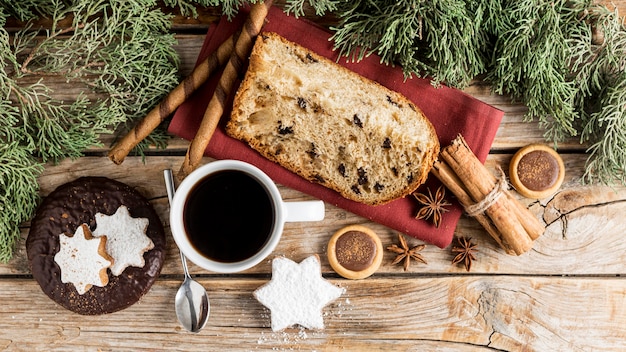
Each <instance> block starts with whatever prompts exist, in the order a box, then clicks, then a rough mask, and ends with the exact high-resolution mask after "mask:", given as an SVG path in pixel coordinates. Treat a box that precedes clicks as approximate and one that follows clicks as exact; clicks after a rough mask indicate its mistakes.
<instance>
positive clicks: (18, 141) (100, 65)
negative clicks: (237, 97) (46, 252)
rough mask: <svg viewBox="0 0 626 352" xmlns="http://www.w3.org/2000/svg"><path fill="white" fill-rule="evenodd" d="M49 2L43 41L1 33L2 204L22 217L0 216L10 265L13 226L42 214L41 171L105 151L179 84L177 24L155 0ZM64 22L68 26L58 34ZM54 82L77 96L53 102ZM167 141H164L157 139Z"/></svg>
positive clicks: (29, 31)
mask: <svg viewBox="0 0 626 352" xmlns="http://www.w3.org/2000/svg"><path fill="white" fill-rule="evenodd" d="M50 3H51V4H52V7H50V8H47V7H42V8H41V9H44V10H45V11H49V13H48V15H49V16H50V17H51V20H52V26H51V28H50V29H49V30H48V31H46V32H45V35H43V37H42V36H41V35H40V34H41V33H40V32H39V31H37V30H35V29H33V28H31V27H30V26H27V27H26V28H25V29H24V30H22V31H20V32H17V33H15V34H14V35H13V38H12V39H11V41H9V35H8V33H7V32H6V30H5V29H4V28H0V50H1V51H0V64H1V65H0V66H1V68H0V82H2V83H3V84H2V85H1V86H0V91H1V94H2V97H3V98H2V100H0V101H1V102H2V103H1V104H0V107H4V106H7V108H6V109H4V108H3V109H0V120H1V121H2V123H0V145H1V146H2V147H3V148H2V150H0V160H2V164H1V165H0V166H1V168H2V170H1V171H2V175H1V177H2V182H3V185H2V187H3V188H2V189H0V191H1V192H2V193H1V194H0V196H1V197H2V201H3V203H2V204H4V205H5V206H6V207H12V208H15V209H20V210H19V211H20V213H19V214H10V215H13V219H15V220H11V221H10V222H8V221H9V219H8V218H0V221H2V223H1V225H0V228H1V229H3V230H2V231H0V243H2V246H1V247H0V260H5V261H6V260H8V258H10V257H11V254H12V249H13V246H14V244H15V240H16V237H15V235H16V233H17V234H18V235H19V229H18V228H17V226H18V225H19V223H21V222H23V221H26V220H27V219H28V218H29V216H31V215H32V212H33V211H34V206H36V199H37V195H38V185H37V182H36V178H37V175H38V172H40V170H41V169H42V167H43V163H45V162H47V161H53V162H58V161H60V160H62V159H64V158H77V157H79V156H81V155H82V153H83V151H84V150H85V149H87V148H89V147H91V146H93V145H100V143H101V142H100V135H101V134H103V133H113V132H114V131H115V130H116V129H117V128H118V126H120V125H123V124H129V125H133V124H134V121H136V120H137V119H138V118H141V117H143V115H144V114H145V112H146V111H148V110H149V109H150V108H152V107H153V106H154V105H156V104H157V103H158V102H159V101H160V99H161V98H162V97H163V96H164V95H165V94H167V93H168V92H169V91H170V90H171V89H172V88H173V87H174V86H176V84H177V83H178V76H177V65H178V57H177V54H176V52H175V50H174V48H173V46H174V44H175V39H174V37H173V35H172V34H171V33H170V32H169V28H170V26H171V16H169V15H166V14H164V13H163V12H162V11H160V10H158V9H156V2H155V1H152V0H129V1H127V0H96V1H91V0H76V1H59V0H57V1H52V2H50ZM28 6H30V3H29V4H28ZM41 9H40V10H41ZM44 10H41V11H44ZM2 11H3V8H0V13H4V12H2ZM21 13H22V14H23V16H28V14H29V12H28V11H21ZM68 16H71V17H70V18H71V19H72V23H71V25H70V26H69V27H67V28H61V27H60V26H59V24H60V23H61V22H62V20H64V19H66V18H68ZM0 19H4V20H5V19H6V15H3V16H0ZM4 20H2V22H4ZM51 76H57V77H63V78H65V79H66V80H67V84H68V86H71V87H72V89H73V91H78V92H79V93H77V94H76V95H77V97H75V98H74V99H72V100H71V101H62V100H59V99H56V98H54V96H55V92H54V91H52V89H51V88H50V87H49V86H47V85H46V80H47V79H48V78H49V77H51ZM33 79H35V83H32V84H25V83H24V82H28V81H32V80H33ZM57 94H58V93H57ZM162 139H163V134H162V133H161V134H157V135H156V137H154V138H153V140H154V141H160V142H162ZM160 145H162V143H161V144H160ZM144 147H145V146H144ZM29 170H30V171H29ZM33 179H34V181H35V182H32V180H33ZM16 187H17V189H15V188H16ZM25 199H26V200H28V201H26V200H25ZM25 204H28V206H27V205H25ZM0 216H1V215H0Z"/></svg>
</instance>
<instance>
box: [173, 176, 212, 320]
mask: <svg viewBox="0 0 626 352" xmlns="http://www.w3.org/2000/svg"><path fill="white" fill-rule="evenodd" d="M163 176H164V177H165V187H166V188H167V197H168V199H169V202H170V204H172V199H173V198H174V177H173V175H172V170H169V169H168V170H165V171H164V172H163ZM180 259H181V262H182V265H183V271H184V272H185V279H184V280H183V284H182V285H181V286H180V288H179V289H178V292H176V298H175V299H174V302H175V308H176V317H178V321H179V322H180V324H181V325H182V326H183V327H184V328H185V329H187V330H188V331H191V332H198V331H200V330H201V329H202V328H203V327H204V326H205V325H206V323H207V321H208V319H209V312H210V310H211V307H210V305H209V296H208V294H207V292H206V290H205V289H204V286H202V285H201V284H200V283H198V282H197V281H195V280H194V279H192V278H191V275H189V269H188V268H187V258H185V255H184V254H183V253H182V252H180Z"/></svg>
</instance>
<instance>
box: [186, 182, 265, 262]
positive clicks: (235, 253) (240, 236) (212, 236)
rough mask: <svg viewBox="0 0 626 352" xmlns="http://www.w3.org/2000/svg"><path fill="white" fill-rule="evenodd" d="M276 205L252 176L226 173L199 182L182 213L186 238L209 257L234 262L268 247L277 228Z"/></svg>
mask: <svg viewBox="0 0 626 352" xmlns="http://www.w3.org/2000/svg"><path fill="white" fill-rule="evenodd" d="M274 215H275V214H274V204H273V202H272V199H271V198H270V195H269V194H268V191H267V190H266V189H265V187H264V186H263V185H262V184H261V183H260V182H259V181H257V180H256V179H255V178H254V177H253V176H251V175H248V174H247V173H245V172H242V171H239V170H223V171H218V172H215V173H213V174H210V175H208V176H206V177H205V178H203V179H202V180H200V181H199V182H198V183H197V184H196V185H195V186H194V187H193V189H192V190H191V192H190V194H189V196H188V199H187V201H186V203H185V208H184V211H183V223H184V226H185V231H186V233H187V237H188V238H189V241H190V242H191V244H192V245H193V246H194V247H195V249H196V250H197V251H198V252H200V253H202V254H203V255H204V256H206V257H207V258H209V259H211V260H214V261H219V262H225V263H234V262H239V261H242V260H244V259H247V258H250V257H251V256H253V255H254V254H256V253H257V252H259V250H260V249H261V248H262V247H263V246H264V245H265V243H266V242H267V240H268V239H269V237H270V235H271V233H272V230H273V227H274Z"/></svg>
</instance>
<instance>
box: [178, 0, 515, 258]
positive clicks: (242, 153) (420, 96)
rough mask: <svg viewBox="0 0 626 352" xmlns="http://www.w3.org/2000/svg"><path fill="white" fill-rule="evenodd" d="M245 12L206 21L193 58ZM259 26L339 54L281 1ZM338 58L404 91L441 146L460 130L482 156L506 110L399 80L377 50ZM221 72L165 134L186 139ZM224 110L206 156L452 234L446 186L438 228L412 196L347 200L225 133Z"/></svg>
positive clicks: (409, 225)
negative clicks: (355, 58) (354, 58)
mask: <svg viewBox="0 0 626 352" xmlns="http://www.w3.org/2000/svg"><path fill="white" fill-rule="evenodd" d="M246 16H247V12H246V11H242V12H241V13H240V14H239V15H238V16H237V17H236V18H234V19H233V20H232V21H228V20H227V19H225V18H223V19H221V20H220V21H219V22H218V23H216V24H214V25H212V26H211V27H210V28H209V31H208V33H207V36H206V39H205V42H204V46H203V47H202V50H201V52H200V55H199V58H198V62H200V61H202V60H203V59H204V58H206V57H207V56H208V55H209V54H210V53H211V52H213V51H215V50H216V48H217V47H218V46H219V45H220V44H221V43H222V42H223V41H224V40H226V39H227V38H228V37H229V36H230V35H231V34H232V33H234V32H235V31H236V30H237V29H238V28H241V26H242V24H243V22H244V21H245V18H246ZM263 31H271V32H276V33H278V34H280V35H282V36H283V37H285V38H287V39H288V40H291V41H293V42H296V43H299V44H301V45H303V46H305V47H307V48H309V49H311V50H313V51H314V52H316V53H318V54H320V55H323V56H326V57H328V58H330V59H331V60H333V61H337V54H336V53H335V52H334V51H333V50H332V45H333V44H332V42H330V41H329V37H330V35H331V34H330V33H329V32H327V31H326V30H324V29H323V28H321V27H319V26H317V25H315V24H313V23H310V22H308V21H306V20H302V19H296V18H294V17H291V16H287V15H286V14H285V13H284V12H283V11H282V10H281V9H279V8H276V7H274V8H272V9H271V10H270V12H269V14H268V16H267V22H266V24H265V26H264V28H263ZM338 63H339V64H341V65H343V66H345V67H347V68H349V69H350V70H352V71H355V72H357V73H359V74H361V75H363V76H365V77H367V78H369V79H372V80H374V81H377V82H379V83H380V84H382V85H384V86H386V87H388V88H390V89H392V90H395V91H397V92H399V93H401V94H403V95H404V96H406V97H407V98H408V99H410V100H411V101H413V102H414V103H415V104H416V105H417V106H419V107H420V108H421V109H422V111H423V112H424V114H425V115H426V116H427V117H428V118H429V119H430V121H431V122H432V123H433V125H434V126H435V129H436V130H437V134H438V137H439V140H440V143H441V146H442V147H444V146H447V145H449V144H450V142H451V141H452V140H453V139H454V138H455V137H456V136H457V135H458V134H462V135H463V137H464V138H465V140H466V141H467V143H468V145H469V146H470V147H471V148H472V150H473V151H474V153H475V154H476V155H477V156H478V158H479V159H480V160H481V161H482V162H484V161H485V159H486V158H487V155H488V154H489V149H490V148H491V144H492V142H493V139H494V137H495V134H496V131H497V129H498V126H499V124H500V121H501V119H502V116H503V115H504V113H503V112H502V111H500V110H498V109H496V108H494V107H492V106H489V105H487V104H485V103H483V102H481V101H479V100H477V99H474V98H472V97H471V96H469V95H467V94H465V93H463V92H461V91H459V90H457V89H452V88H448V87H440V88H434V87H433V86H432V85H431V83H430V81H429V80H427V79H415V78H413V79H409V80H406V81H405V79H404V75H403V73H402V70H401V68H400V67H391V66H386V65H384V64H381V63H380V58H379V57H377V56H375V55H371V56H369V57H367V58H365V59H364V60H362V61H360V62H358V63H353V62H347V60H346V59H345V58H342V59H341V60H339V61H338ZM219 77H220V72H218V73H216V74H214V75H213V77H211V79H210V80H209V81H208V82H207V83H206V84H204V85H203V86H202V87H201V88H200V89H198V91H196V93H195V94H194V95H193V96H192V97H191V98H189V99H188V101H186V102H185V103H184V104H183V105H181V106H180V107H179V108H178V110H177V111H176V113H175V114H174V117H173V119H172V122H171V123H170V126H169V131H170V132H171V133H174V134H176V135H178V136H180V137H183V138H186V139H189V140H191V139H192V138H193V137H194V136H195V133H196V131H197V129H198V126H199V125H200V122H201V120H202V116H203V115H204V111H205V109H206V107H207V105H208V103H209V100H210V99H211V97H212V95H213V90H214V89H215V86H216V84H217V82H218V80H219ZM232 95H234V92H233V94H232ZM232 95H231V99H232ZM229 115H230V111H226V112H225V113H224V116H223V117H222V121H221V122H222V123H221V125H220V127H219V128H218V129H217V130H216V131H215V134H214V135H213V137H212V139H211V142H210V143H209V146H208V147H207V150H206V155H208V156H211V157H213V158H216V159H237V160H243V161H246V162H248V163H251V164H254V165H256V166H257V167H259V168H260V169H261V170H263V171H264V172H265V173H267V174H268V175H269V176H270V177H271V178H272V179H273V180H274V181H275V182H277V183H279V184H282V185H285V186H288V187H291V188H293V189H296V190H299V191H301V192H304V193H307V194H310V195H312V196H314V197H316V198H319V199H322V200H324V201H326V202H328V203H330V204H333V205H335V206H338V207H340V208H343V209H345V210H348V211H350V212H352V213H354V214H357V215H360V216H363V217H365V218H368V219H370V220H372V221H374V222H377V223H380V224H383V225H386V226H387V227H389V228H392V229H394V230H397V231H399V232H402V233H404V234H407V235H410V236H413V237H415V238H418V239H421V240H423V241H425V242H428V243H431V244H434V245H436V246H438V247H441V248H444V247H446V246H448V245H449V244H450V242H451V241H452V238H453V235H454V230H455V228H456V224H457V222H458V220H459V218H460V216H461V214H462V208H461V206H460V205H459V204H458V203H457V202H456V201H452V200H453V196H452V195H451V193H447V198H448V200H449V201H452V203H454V204H453V206H451V207H450V211H449V212H447V213H445V214H444V215H443V218H442V222H441V224H440V226H439V228H435V227H434V226H433V225H432V223H431V221H430V220H428V221H425V220H417V219H415V218H414V216H415V214H416V213H417V211H418V210H419V208H420V204H419V203H418V202H417V201H416V200H415V199H414V197H412V196H407V197H405V198H403V199H398V200H395V201H392V202H390V203H388V204H385V205H379V206H370V205H365V204H360V203H357V202H354V201H351V200H348V199H346V198H343V197H342V196H340V195H339V194H338V193H336V192H334V191H332V190H330V189H328V188H326V187H324V186H321V185H318V184H314V183H311V182H309V181H307V180H305V179H303V178H301V177H300V176H298V175H296V174H294V173H292V172H290V171H288V170H286V169H284V168H282V167H281V166H279V165H277V164H275V163H273V162H271V161H269V160H267V159H265V158H264V157H262V156H261V155H260V154H258V153H257V152H256V151H254V150H253V149H251V148H249V147H248V146H247V144H244V143H243V142H240V141H239V140H236V139H233V138H231V137H229V136H227V135H226V134H225V132H224V129H223V124H224V122H225V121H226V120H227V117H228V116H229ZM439 185H440V183H439V181H438V180H437V179H436V178H435V177H434V176H431V177H430V178H429V180H428V181H427V182H426V184H425V185H423V186H422V187H421V188H420V191H421V192H426V193H427V188H429V189H430V190H431V192H432V193H433V194H434V193H435V191H436V190H437V187H438V186H439Z"/></svg>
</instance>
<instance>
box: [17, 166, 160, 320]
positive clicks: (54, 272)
mask: <svg viewBox="0 0 626 352" xmlns="http://www.w3.org/2000/svg"><path fill="white" fill-rule="evenodd" d="M121 205H125V206H126V207H127V208H128V210H129V212H130V215H131V216H132V217H133V218H146V219H148V221H149V225H148V228H147V231H146V235H147V236H148V237H149V238H150V239H151V240H152V242H153V243H154V248H152V249H151V250H149V251H148V252H146V253H145V254H144V259H145V265H144V266H143V267H133V266H131V267H128V268H126V269H125V270H124V271H123V272H122V274H121V275H119V276H115V275H112V274H111V272H110V271H109V272H108V275H109V283H108V284H107V285H106V286H104V287H96V286H94V287H92V288H91V289H90V290H89V291H87V292H86V293H84V294H82V295H81V294H79V293H78V291H77V290H76V288H75V287H74V285H73V284H71V283H67V284H64V283H62V282H61V270H60V268H59V266H58V265H57V264H56V263H55V261H54V256H55V254H56V253H57V252H58V251H59V248H60V245H59V235H60V234H63V233H65V234H69V235H72V234H74V232H75V231H76V228H78V227H79V226H80V225H81V224H83V223H85V224H87V225H88V226H89V227H90V228H91V229H94V228H95V227H96V223H95V218H96V217H95V215H96V213H102V214H106V215H112V214H114V213H115V212H116V210H117V209H118V208H119V207H120V206H121ZM165 249H166V247H165V232H164V231H163V224H162V223H161V220H160V218H159V216H158V215H157V213H156V212H155V210H154V208H153V207H152V205H150V203H149V202H148V200H147V199H146V198H145V197H143V196H142V195H141V194H140V193H139V192H137V191H136V190H135V189H133V188H131V187H130V186H128V185H125V184H123V183H121V182H118V181H115V180H111V179H109V178H106V177H82V178H79V179H77V180H75V181H72V182H70V183H66V184H64V185H61V186H59V187H58V188H57V189H56V190H54V191H53V192H52V193H50V195H48V196H47V197H46V198H45V199H44V200H43V202H42V204H41V205H40V206H39V208H38V209H37V213H36V215H35V218H34V219H33V221H32V222H31V227H30V232H29V234H28V238H27V239H26V252H27V255H28V261H29V263H30V268H31V271H32V273H33V277H34V278H35V280H36V281H37V282H38V283H39V285H40V286H41V289H42V290H43V292H44V293H45V294H47V295H48V296H49V297H50V298H51V299H52V300H54V301H55V302H57V303H58V304H60V305H61V306H63V307H65V308H67V309H69V310H71V311H73V312H76V313H79V314H83V315H98V314H107V313H112V312H116V311H119V310H121V309H124V308H127V307H129V306H130V305H132V304H134V303H136V302H137V301H139V299H140V298H141V297H142V296H143V295H144V294H145V293H147V292H148V290H149V289H150V287H151V286H152V284H153V283H154V281H155V280H156V278H157V277H158V276H159V273H160V272H161V268H162V266H163V261H164V259H165Z"/></svg>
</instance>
